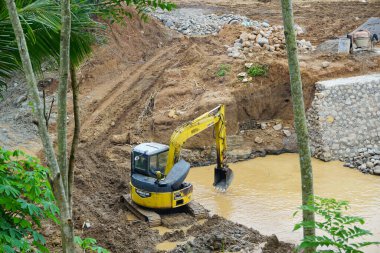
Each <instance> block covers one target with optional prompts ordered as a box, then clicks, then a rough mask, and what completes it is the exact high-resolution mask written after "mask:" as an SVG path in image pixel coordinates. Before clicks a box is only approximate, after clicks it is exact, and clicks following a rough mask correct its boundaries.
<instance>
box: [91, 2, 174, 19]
mask: <svg viewBox="0 0 380 253" xmlns="http://www.w3.org/2000/svg"><path fill="white" fill-rule="evenodd" d="M89 2H91V3H93V4H94V6H96V7H97V9H98V12H97V13H98V15H99V16H101V17H102V18H103V19H105V20H109V21H110V23H111V24H112V23H113V22H115V21H116V22H118V23H121V22H122V21H123V20H124V18H125V17H129V18H132V16H133V15H132V13H131V12H130V11H129V10H127V9H126V8H125V6H133V7H134V8H135V9H136V11H137V13H138V15H139V16H140V18H141V19H143V20H144V21H146V20H147V19H148V15H147V13H148V12H150V11H151V10H154V9H156V8H160V9H162V10H168V11H171V10H172V9H174V8H175V7H176V6H175V4H173V3H170V2H167V1H164V0H106V1H104V0H90V1H89Z"/></svg>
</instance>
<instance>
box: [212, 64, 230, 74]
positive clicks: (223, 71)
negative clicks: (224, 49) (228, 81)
mask: <svg viewBox="0 0 380 253" xmlns="http://www.w3.org/2000/svg"><path fill="white" fill-rule="evenodd" d="M230 71H231V65H229V64H220V66H219V69H218V71H217V72H216V76H218V77H223V76H225V75H227V74H228V73H229V72H230Z"/></svg>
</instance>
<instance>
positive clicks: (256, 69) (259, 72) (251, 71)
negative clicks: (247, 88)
mask: <svg viewBox="0 0 380 253" xmlns="http://www.w3.org/2000/svg"><path fill="white" fill-rule="evenodd" d="M247 74H248V75H249V76H251V77H256V76H266V75H267V74H268V66H267V65H261V64H254V65H252V66H251V67H250V68H248V70H247Z"/></svg>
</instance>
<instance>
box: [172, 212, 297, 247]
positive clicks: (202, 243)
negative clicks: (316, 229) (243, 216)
mask: <svg viewBox="0 0 380 253" xmlns="http://www.w3.org/2000/svg"><path fill="white" fill-rule="evenodd" d="M187 234H188V235H190V236H193V237H194V240H193V241H190V242H187V243H186V244H184V245H182V246H179V247H177V248H176V249H174V250H172V251H170V252H172V253H184V252H263V253H287V252H293V250H294V246H293V245H291V244H288V243H283V242H279V240H278V239H277V237H276V236H275V235H272V236H263V235H261V234H260V233H259V232H258V231H256V230H253V229H250V228H247V227H245V226H243V225H240V224H237V223H233V222H232V221H228V220H225V219H223V218H221V217H219V216H216V215H214V216H213V217H211V218H210V219H209V220H207V221H206V222H205V223H204V224H203V225H195V226H193V227H191V228H190V229H189V230H188V231H187Z"/></svg>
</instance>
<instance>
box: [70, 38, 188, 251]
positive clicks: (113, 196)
mask: <svg viewBox="0 0 380 253" xmlns="http://www.w3.org/2000/svg"><path fill="white" fill-rule="evenodd" d="M186 44H187V45H186V46H184V45H183V44H182V45H181V44H175V45H173V46H171V47H168V48H164V49H163V50H160V51H159V52H158V53H157V54H156V55H154V56H153V57H152V58H151V59H150V60H149V61H148V62H146V63H145V64H143V65H141V66H135V67H134V70H133V71H131V75H127V74H125V76H126V77H125V79H124V80H123V81H119V82H117V83H116V84H115V87H114V88H113V89H112V90H111V91H110V93H108V94H107V95H106V96H105V97H104V98H103V99H101V100H100V102H98V103H99V104H98V106H97V107H96V109H95V110H94V112H93V113H92V114H91V115H90V116H89V118H88V119H86V120H85V121H84V123H83V125H82V133H83V134H82V142H81V143H80V146H79V149H78V154H77V161H76V167H77V168H76V174H75V189H74V202H75V203H76V206H75V210H74V218H75V221H76V228H77V229H81V225H82V224H83V222H84V221H86V220H89V221H90V223H91V224H92V225H91V226H92V228H91V229H90V230H88V231H84V235H85V236H89V237H94V238H96V239H97V240H98V241H99V243H100V244H101V245H104V246H105V247H106V248H108V249H109V250H111V251H112V252H141V251H139V250H138V249H146V250H148V252H154V251H155V250H154V248H155V245H156V244H157V243H158V242H159V240H160V236H159V235H158V233H156V232H154V231H152V230H151V229H149V227H148V225H147V224H146V223H144V222H139V221H137V222H136V221H135V222H131V221H128V219H127V213H126V211H125V207H123V205H122V204H121V203H120V201H119V200H120V196H121V194H124V193H128V192H129V187H128V183H127V182H128V180H129V175H126V174H127V171H128V170H127V165H126V160H127V159H128V158H129V157H128V156H129V152H128V151H126V150H124V149H123V148H124V147H120V146H119V147H117V146H114V145H113V144H111V143H110V140H109V139H110V137H111V136H112V134H114V133H119V134H120V133H123V131H126V128H125V125H129V126H130V125H133V124H131V122H130V121H131V120H136V119H137V118H138V117H139V115H140V113H141V112H142V111H143V110H144V106H145V105H146V101H147V100H148V99H149V98H150V95H151V94H152V92H154V91H155V90H157V89H158V88H159V87H160V85H161V84H162V82H160V78H162V75H163V74H164V73H165V70H166V69H167V68H170V67H172V66H174V65H175V64H178V61H179V60H180V57H178V56H179V55H184V54H186V52H187V50H188V49H190V48H191V46H189V45H191V44H192V43H191V42H187V43H186ZM132 109H133V110H132ZM128 121H129V122H128ZM112 122H114V126H112V125H113V124H112V125H111V123H112ZM136 122H137V121H136ZM114 152H121V153H120V154H118V159H116V160H110V158H109V156H108V155H109V153H114Z"/></svg>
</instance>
